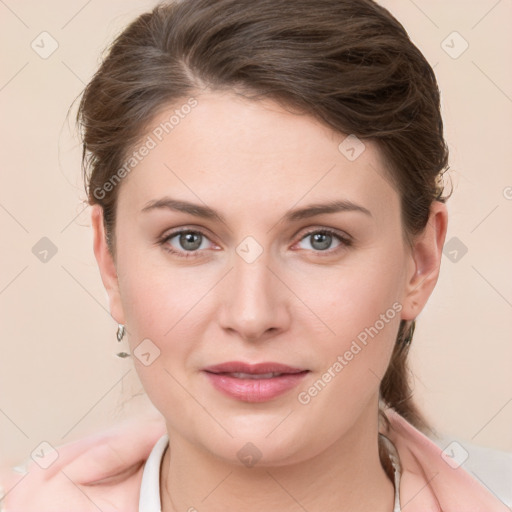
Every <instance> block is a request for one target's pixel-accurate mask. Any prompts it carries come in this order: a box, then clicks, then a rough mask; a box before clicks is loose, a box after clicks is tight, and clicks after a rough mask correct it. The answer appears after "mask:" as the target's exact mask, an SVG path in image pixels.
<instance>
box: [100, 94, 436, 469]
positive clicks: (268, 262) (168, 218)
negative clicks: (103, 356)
mask: <svg viewBox="0 0 512 512" xmlns="http://www.w3.org/2000/svg"><path fill="white" fill-rule="evenodd" d="M196 100H197V104H196V105H195V106H194V108H192V109H187V111H188V110H190V113H188V114H187V115H184V116H182V117H180V119H179V123H177V124H175V125H174V126H173V129H172V131H171V130H169V133H165V132H163V134H162V133H161V131H162V130H160V131H158V130H156V129H155V127H156V128H158V127H159V126H160V127H161V126H162V123H165V122H166V121H168V120H169V118H170V116H171V115H172V113H173V112H174V111H175V110H176V105H172V106H169V109H165V110H164V111H162V112H160V113H159V114H158V116H157V117H156V118H155V119H154V122H153V123H152V128H151V130H149V131H148V133H146V134H145V135H144V137H143V138H142V139H141V140H142V141H143V142H144V141H145V142H146V145H147V146H151V148H150V149H149V150H148V151H147V152H146V151H141V152H140V153H146V154H145V156H143V157H142V158H140V162H139V163H138V164H137V166H136V167H135V168H134V169H133V170H132V171H131V172H130V173H129V175H128V176H126V178H124V180H123V182H122V184H121V185H120V187H121V188H120V190H119V199H118V205H117V220H116V244H117V253H116V261H115V267H114V262H112V261H111V260H110V259H109V254H108V251H107V249H106V246H105V244H104V233H103V231H102V225H101V209H100V208H99V207H95V208H96V210H95V213H93V219H94V223H93V225H94V229H95V252H96V256H97V258H98V262H99V265H100V270H101V273H102V279H103V282H104V283H105V286H106V288H107V290H108V293H109V297H110V307H111V312H112V315H113V317H114V318H115V320H116V321H118V322H119V323H123V324H125V325H126V328H127V331H128V333H129V343H130V346H131V352H132V354H134V356H135V357H133V360H134V364H135V366H136V369H137V372H138V374H139V376H140V379H141V381H142V383H143V386H144V388H145V390H146V392H147V394H148V395H149V397H150V399H151V400H152V402H153V403H154V404H155V406H156V407H157V408H158V409H159V410H160V411H161V413H162V414H163V415H164V416H165V418H166V421H167V426H168V429H169V430H170V431H172V432H173V433H174V435H175V436H176V438H179V439H183V440H186V441H188V442H189V443H191V444H193V445H194V446H199V447H201V448H204V450H206V451H207V452H209V453H212V454H215V455H216V456H217V457H220V458H223V459H225V460H229V461H232V462H235V463H239V462H240V461H239V455H237V452H239V450H240V449H241V448H242V447H244V446H246V443H248V442H251V443H252V444H253V445H255V446H256V447H257V448H258V450H259V452H260V456H261V457H262V462H266V463H267V464H269V465H278V464H284V463H291V462H297V461H300V460H305V459H307V458H308V457H312V456H313V455H315V454H316V453H320V452H321V451H322V450H325V449H326V448H327V447H328V446H330V445H332V444H333V443H336V442H337V441H338V440H339V439H341V438H343V437H344V436H345V437H348V436H349V435H350V433H351V432H353V431H354V430H355V429H356V428H361V427H362V423H364V422H366V421H369V420H368V418H371V421H375V419H376V410H377V403H378V402H377V401H378V388H379V384H380V379H381V378H382V377H383V375H384V373H385V371H386V368H387V365H388V363H389V359H390V356H391V351H392V348H393V345H394V342H395V338H396V334H397V331H398V327H399V323H400V320H401V319H413V318H415V317H416V315H417V314H418V313H419V311H420V310H421V308H422V307H423V305H424V303H425V302H426V300H427V298H428V296H429V294H430V292H431V290H432V288H433V286H434V284H435V280H436V279H437V269H438V266H439V258H440V246H439V242H440V239H441V238H442V237H443V236H444V232H443V225H442V223H441V227H439V225H440V222H437V221H434V220H431V222H429V226H428V229H427V231H426V232H425V236H424V237H423V238H422V239H421V240H420V242H419V243H418V245H417V247H416V249H415V250H413V251H411V250H410V248H408V247H406V245H405V244H404V239H403V232H402V223H401V215H400V202H399V196H398V193H397V191H396V190H395V189H394V187H393V186H392V184H391V182H390V181H389V180H388V179H387V178H386V176H387V175H386V168H385V162H384V161H383V159H382V157H381V154H380V152H379V149H378V147H376V146H375V145H374V143H373V142H369V141H364V151H362V152H361V153H360V154H359V156H357V153H359V152H360V150H361V149H363V147H362V146H360V145H356V146H354V147H355V151H354V152H352V151H350V149H348V150H347V147H348V148H350V147H351V146H350V139H348V141H347V140H345V138H346V135H343V134H339V133H334V132H332V131H331V130H329V129H328V128H326V127H325V126H324V125H322V124H320V123H318V122H317V121H315V120H314V119H312V118H311V117H308V116H305V115H296V114H293V113H290V112H289V111H287V110H284V109H283V108H281V107H280V106H279V105H278V104H276V103H273V102H271V101H269V100H266V101H262V102H253V101H250V100H247V99H245V98H243V97H240V96H236V95H234V94H232V93H219V92H215V93H214V92H212V93H208V94H202V95H198V96H197V97H196ZM156 134H159V135H158V136H157V135H156ZM150 139H151V140H152V141H153V142H154V144H153V143H151V142H150V143H149V144H148V142H149V141H150ZM159 139H161V140H159ZM340 144H341V146H340ZM359 144H360V143H359ZM153 146H154V147H153ZM354 156H357V158H355V159H354ZM313 206H314V208H313ZM435 213H436V212H435ZM437 213H438V214H439V213H440V214H439V215H437V217H438V218H441V219H442V217H443V215H444V214H445V211H444V209H443V207H442V206H441V205H439V211H438V212H437ZM444 229H445V225H444ZM440 245H441V246H442V243H441V244H440ZM228 362H241V363H246V364H247V365H249V366H248V367H238V366H236V365H235V366H231V367H224V368H222V367H221V368H219V367H217V368H213V369H212V367H213V366H216V365H221V364H223V363H228ZM257 363H275V364H280V365H286V366H287V367H291V369H290V368H283V367H279V366H275V365H274V366H272V365H270V366H268V365H267V366H266V365H263V366H260V367H259V368H256V367H251V366H250V365H254V364H257ZM206 368H209V370H208V371H206V370H205V369H206ZM234 373H236V374H234ZM244 373H252V375H250V376H248V375H244ZM276 373H280V374H281V375H275V374H276ZM258 374H259V375H258ZM261 374H267V375H261ZM270 374H272V375H273V376H271V375H270ZM249 377H250V378H249ZM255 377H256V378H255ZM245 449H248V448H247V447H246V448H245ZM251 449H253V448H251Z"/></svg>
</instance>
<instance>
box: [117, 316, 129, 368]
mask: <svg viewBox="0 0 512 512" xmlns="http://www.w3.org/2000/svg"><path fill="white" fill-rule="evenodd" d="M125 332H126V329H125V328H124V325H123V324H118V326H117V335H116V336H117V341H118V342H121V340H122V339H123V336H124V334H125ZM116 356H117V357H121V358H123V359H124V358H125V357H130V354H129V353H128V352H118V353H117V354H116Z"/></svg>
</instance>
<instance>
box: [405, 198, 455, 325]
mask: <svg viewBox="0 0 512 512" xmlns="http://www.w3.org/2000/svg"><path fill="white" fill-rule="evenodd" d="M447 228H448V211H447V208H446V205H445V204H444V203H442V202H440V201H434V202H433V204H432V206H431V208H430V216H429V219H428V222H427V225H426V226H425V229H424V231H423V232H422V233H421V234H420V235H418V236H417V237H416V239H415V241H414V247H413V249H412V251H411V256H410V257H411V268H412V271H411V272H410V273H409V276H408V281H407V286H406V291H405V297H404V300H403V309H402V319H404V320H414V319H415V318H416V317H417V316H418V314H419V313H420V312H421V311H422V309H423V308H424V307H425V304H426V303H427V301H428V299H429V297H430V295H431V294H432V292H433V290H434V287H435V285H436V283H437V279H438V277H439V270H440V267H441V258H442V254H443V245H444V241H445V238H446V231H447Z"/></svg>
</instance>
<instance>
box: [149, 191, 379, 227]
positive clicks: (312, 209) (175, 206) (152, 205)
mask: <svg viewBox="0 0 512 512" xmlns="http://www.w3.org/2000/svg"><path fill="white" fill-rule="evenodd" d="M155 209H168V210H173V211H178V212H183V213H188V214H190V215H194V216H196V217H202V218H204V219H210V220H217V221H219V222H222V223H225V219H224V217H223V216H222V215H221V214H220V213H219V212H217V211H216V210H214V209H212V208H210V207H209V206H203V205H200V204H195V203H190V202H188V201H183V200H178V199H172V198H171V197H163V198H161V199H155V200H153V201H149V202H148V203H147V204H146V205H145V206H144V208H143V209H142V210H141V211H142V212H149V211H151V210H155ZM338 212H361V213H364V214H365V215H367V216H369V217H372V213H371V212H370V210H368V209H367V208H365V207H364V206H361V205H358V204H356V203H354V202H352V201H349V200H346V199H344V200H334V201H328V202H327V203H316V204H311V205H308V206H306V207H303V208H297V209H294V210H289V211H288V212H286V213H285V215H284V220H285V221H288V222H294V221H298V220H302V219H307V218H309V217H314V216H316V215H321V214H325V213H338Z"/></svg>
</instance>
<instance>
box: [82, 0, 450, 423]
mask: <svg viewBox="0 0 512 512" xmlns="http://www.w3.org/2000/svg"><path fill="white" fill-rule="evenodd" d="M204 89H208V90H212V91H215V90H227V89H229V90H231V91H237V92H239V91H241V92H244V93H245V94H246V95H249V94H250V96H249V97H251V98H252V99H257V98H258V97H265V98H270V99H273V100H276V101H278V102H279V103H280V104H282V105H285V106H287V107H290V108H295V109H298V110H299V111H300V112H303V113H305V114H308V115H311V116H313V117H315V118H316V119H319V120H321V121H322V122H323V123H324V124H325V125H328V126H329V127H331V128H334V129H335V130H336V131H337V132H340V133H343V134H354V135H356V136H357V137H359V138H360V139H362V140H364V139H371V140H374V141H376V143H377V144H378V147H379V148H380V149H381V151H382V154H383V155H384V158H385V160H386V163H387V166H388V172H389V176H390V178H391V179H392V181H393V182H394V184H395V186H396V189H397V191H398V192H399V195H400V200H401V215H402V224H403V228H404V229H403V233H404V239H405V240H406V241H407V242H408V243H409V244H411V243H412V241H413V238H414V236H415V235H417V234H419V233H421V232H422V231H423V229H424V228H425V226H426V224H427V221H428V218H429V211H430V206H431V204H432V202H433V201H442V202H445V201H446V199H447V198H448V197H449V196H448V197H442V193H443V186H442V184H441V180H440V178H441V177H442V174H443V173H444V171H445V170H447V163H448V149H447V145H446V143H445V141H444V138H443V123H442V119H441V113H440V93H439V90H438V86H437V82H436V78H435V75H434V72H433V70H432V68H431V66H430V65H429V63H428V62H427V60H426V59H425V57H424V56H423V55H422V53H421V52H420V51H419V50H418V48H416V46H415V45H414V44H413V43H412V42H411V40H410V39H409V37H408V35H407V32H406V31H405V29H404V28H403V26H402V25H401V24H400V23H399V22H398V21H397V20H396V19H395V18H394V17H393V16H392V15H391V14H390V13H389V12H388V11H387V10H386V9H384V8H383V7H381V6H379V5H377V4H376V3H375V2H373V1H372V0H258V1H254V0H182V1H180V2H174V3H167V4H161V5H158V6H157V7H155V8H154V9H153V11H152V12H150V13H146V14H143V15H141V16H140V17H138V18H137V19H136V20H135V21H133V22H132V23H131V24H130V25H129V26H128V27H127V28H126V29H125V30H124V31H123V32H122V33H121V34H120V35H119V36H118V37H117V39H116V40H115V41H114V42H113V44H112V46H111V47H110V50H109V52H108V55H107V56H106V58H105V59H104V61H103V64H102V65H101V67H100V68H99V70H98V71H97V73H96V74H95V75H94V77H93V79H92V80H91V82H90V83H89V84H88V85H87V87H86V89H85V91H84V94H83V97H82V99H81V103H80V106H79V112H78V121H79V123H80V125H81V127H82V129H83V141H84V142H83V166H84V177H85V185H86V189H87V192H88V200H89V203H90V204H100V205H101V206H102V207H103V210H104V219H105V228H106V233H107V241H108V243H109V248H110V250H111V252H112V254H113V256H114V257H115V243H114V242H115V239H114V226H115V215H116V199H117V194H118V193H119V188H120V186H112V187H108V189H109V190H108V193H106V192H107V191H106V187H105V184H106V183H111V184H112V178H113V177H114V175H115V173H116V172H117V171H118V170H119V169H121V168H122V166H123V164H124V162H125V160H126V158H127V157H128V156H129V152H130V151H133V148H134V147H135V144H136V143H138V142H139V141H140V140H141V137H142V136H144V134H145V133H146V131H145V130H147V128H148V126H149V124H150V122H151V120H152V119H153V118H154V116H155V115H156V114H157V113H158V112H159V110H160V109H162V108H164V107H168V106H169V105H170V104H177V103H178V101H180V100H181V101H185V100H184V98H187V97H190V96H193V95H194V94H197V93H200V92H201V91H202V90H204ZM88 170H89V171H90V173H89V174H88V172H87V171H88ZM109 180H110V181H109ZM98 190H99V191H101V193H97V191H98ZM414 326H415V323H414V321H404V320H402V322H401V324H400V327H399V330H398V335H397V342H396V344H395V348H394V351H393V354H392V357H391V362H390V364H389V367H388V370H387V372H386V374H385V375H384V378H383V380H382V382H381V385H380V393H381V404H382V405H384V406H387V407H392V408H394V409H395V410H396V411H397V412H398V413H400V414H401V415H402V416H404V417H405V418H406V419H407V420H409V421H410V422H411V423H413V424H414V425H416V426H417V427H418V428H420V429H422V430H424V431H427V430H429V428H428V424H427V422H426V421H425V420H424V418H423V417H422V415H421V414H420V412H419V411H418V409H417V408H416V406H415V405H414V403H413V402H412V399H411V388H410V385H409V379H408V370H407V364H406V361H407V353H408V349H409V345H410V338H411V337H412V332H413V330H414ZM380 417H381V419H384V418H385V417H384V415H383V413H382V406H381V409H380Z"/></svg>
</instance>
